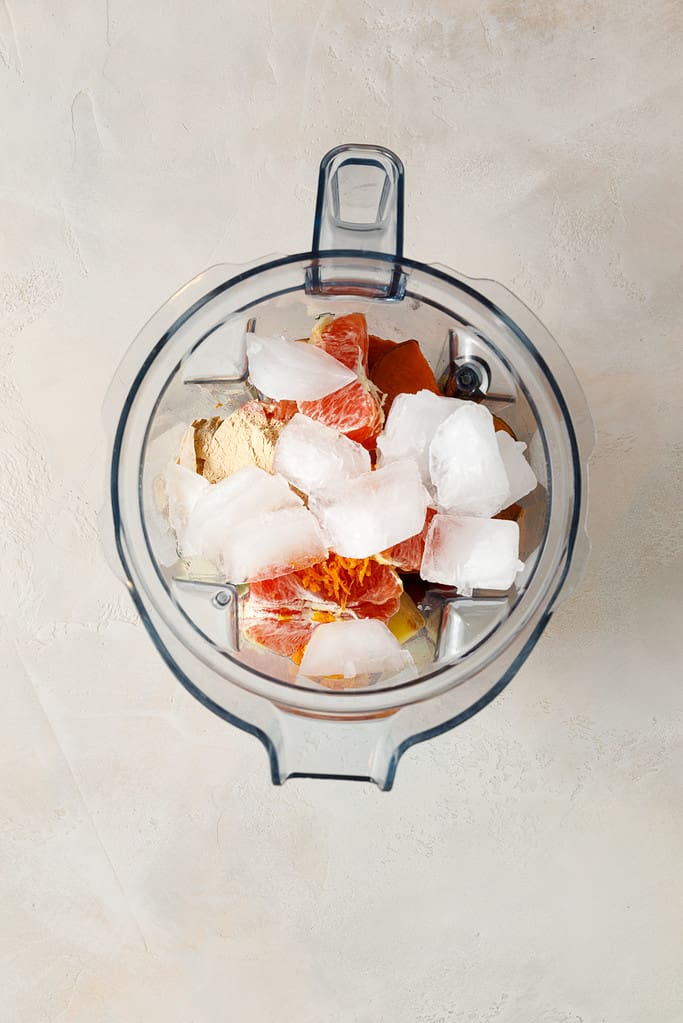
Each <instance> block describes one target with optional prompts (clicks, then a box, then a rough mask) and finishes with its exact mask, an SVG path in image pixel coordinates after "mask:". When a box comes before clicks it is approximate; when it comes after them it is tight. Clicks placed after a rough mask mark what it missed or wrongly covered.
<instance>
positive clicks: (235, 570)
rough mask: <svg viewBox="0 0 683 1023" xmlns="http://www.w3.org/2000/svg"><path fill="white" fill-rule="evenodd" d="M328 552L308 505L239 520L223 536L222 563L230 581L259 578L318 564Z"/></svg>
mask: <svg viewBox="0 0 683 1023" xmlns="http://www.w3.org/2000/svg"><path fill="white" fill-rule="evenodd" d="M216 486H218V484H216ZM327 554H328V550H327V546H326V544H325V541H324V539H323V535H322V533H321V530H320V526H319V525H318V523H317V521H316V519H315V517H314V516H313V515H312V514H311V513H310V512H309V511H308V509H306V508H280V509H278V510H277V511H272V512H265V513H262V514H258V515H254V516H249V517H248V518H245V519H243V520H242V521H241V522H239V523H236V524H235V525H234V526H233V527H232V528H231V529H230V530H229V532H228V533H226V534H225V536H224V537H223V542H222V544H221V551H220V566H221V568H222V570H223V572H224V573H225V578H226V579H227V581H228V582H231V583H235V584H237V583H246V582H256V581H257V580H259V579H276V578H277V577H278V576H281V575H287V574H288V573H289V572H292V571H295V570H296V569H299V568H307V567H308V566H309V565H315V564H316V562H318V561H324V560H325V558H326V557H327Z"/></svg>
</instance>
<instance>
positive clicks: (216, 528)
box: [180, 466, 303, 564]
mask: <svg viewBox="0 0 683 1023" xmlns="http://www.w3.org/2000/svg"><path fill="white" fill-rule="evenodd" d="M302 503H303V502H302V501H301V498H300V497H297V495H296V494H295V493H294V492H293V490H291V488H290V486H289V484H288V483H287V480H286V479H284V477H282V476H273V475H271V474H270V473H268V472H264V470H263V469H258V468H257V467H256V466H247V467H245V468H244V469H239V470H238V471H237V472H235V473H233V474H232V476H228V477H226V478H225V479H223V480H221V481H220V482H219V483H211V484H208V485H207V489H206V490H205V491H204V492H203V493H202V494H201V496H200V498H199V500H198V501H197V503H196V504H195V506H194V508H193V509H192V514H191V516H190V520H189V522H188V524H187V528H186V529H185V531H184V535H183V539H182V542H181V544H180V548H181V554H182V555H183V557H192V556H194V555H201V556H202V557H205V558H208V559H209V561H213V562H214V563H215V564H219V561H220V554H221V550H222V546H223V542H224V540H225V537H226V536H227V535H228V534H229V533H230V531H231V530H233V529H234V528H235V527H236V526H238V525H239V524H240V523H241V522H242V521H243V520H244V519H246V518H251V517H253V516H255V515H260V514H262V513H264V512H272V511H276V510H278V509H280V508H293V507H300V506H301V505H302Z"/></svg>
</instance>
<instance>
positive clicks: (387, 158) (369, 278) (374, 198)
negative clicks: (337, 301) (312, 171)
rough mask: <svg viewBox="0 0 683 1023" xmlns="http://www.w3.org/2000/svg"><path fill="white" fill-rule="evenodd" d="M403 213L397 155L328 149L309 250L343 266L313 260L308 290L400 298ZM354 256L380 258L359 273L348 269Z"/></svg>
mask: <svg viewBox="0 0 683 1023" xmlns="http://www.w3.org/2000/svg"><path fill="white" fill-rule="evenodd" d="M403 207H404V170H403V164H402V163H401V161H400V160H399V158H398V157H397V156H396V154H395V153H392V152H391V150H389V149H385V148H384V147H383V146H367V145H360V144H358V145H346V146H337V148H336V149H331V150H330V152H329V153H327V154H326V155H325V156H324V157H323V158H322V160H321V162H320V173H319V175H318V196H317V200H316V206H315V220H314V223H313V245H312V250H313V255H314V257H316V256H324V255H329V256H335V257H337V258H338V259H339V257H342V256H343V257H346V258H347V262H346V264H344V265H339V264H338V263H337V264H336V265H334V266H332V265H330V264H329V263H328V265H327V266H326V265H325V263H324V261H323V260H320V261H318V260H317V259H315V258H314V260H313V264H312V267H311V270H310V273H309V280H308V290H309V291H313V292H318V293H321V292H328V293H335V294H340V293H341V292H343V291H344V285H346V288H347V289H348V288H352V289H353V290H352V292H351V293H356V294H358V293H363V292H365V293H367V294H369V295H372V296H374V297H383V298H401V297H402V289H403V285H404V282H403V275H402V274H401V273H400V270H399V268H398V267H397V266H396V261H398V260H400V259H401V257H402V256H403ZM355 255H369V256H376V257H379V261H380V262H379V265H377V266H376V267H374V268H372V267H370V266H369V265H368V264H365V267H364V270H363V271H361V272H360V273H357V272H356V271H358V265H357V264H353V262H352V263H351V264H350V265H349V264H348V257H351V259H353V257H354V256H355ZM388 262H389V263H390V265H389V267H387V263H388Z"/></svg>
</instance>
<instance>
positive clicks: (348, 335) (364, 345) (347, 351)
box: [311, 313, 368, 372]
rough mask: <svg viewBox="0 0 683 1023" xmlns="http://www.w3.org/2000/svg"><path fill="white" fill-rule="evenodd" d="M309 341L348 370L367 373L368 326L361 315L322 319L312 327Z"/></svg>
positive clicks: (350, 314)
mask: <svg viewBox="0 0 683 1023" xmlns="http://www.w3.org/2000/svg"><path fill="white" fill-rule="evenodd" d="M311 341H312V343H313V344H314V345H317V346H318V348H322V349H323V351H325V352H327V354H328V355H331V356H332V357H333V358H335V359H337V360H338V361H339V362H342V363H343V364H344V365H345V366H348V367H349V369H353V370H358V369H362V370H363V372H367V368H368V325H367V322H366V319H365V316H364V315H363V313H349V314H348V315H347V316H337V317H335V318H334V319H331V318H329V317H323V318H322V319H320V320H318V322H317V323H316V325H315V326H314V328H313V331H312V332H311Z"/></svg>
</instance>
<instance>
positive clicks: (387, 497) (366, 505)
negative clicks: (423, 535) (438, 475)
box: [309, 459, 429, 558]
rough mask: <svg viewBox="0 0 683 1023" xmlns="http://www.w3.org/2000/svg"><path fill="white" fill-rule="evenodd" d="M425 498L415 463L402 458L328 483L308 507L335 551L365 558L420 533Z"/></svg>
mask: <svg viewBox="0 0 683 1023" xmlns="http://www.w3.org/2000/svg"><path fill="white" fill-rule="evenodd" d="M428 500H429V495H428V493H427V491H426V490H425V488H424V487H423V486H422V483H421V481H420V473H419V470H418V468H417V465H416V463H415V462H413V461H411V460H410V459H404V460H403V461H400V462H391V463H390V464H389V465H386V466H384V468H382V469H376V470H375V471H374V472H366V473H363V474H362V475H361V476H356V478H355V479H352V480H344V481H342V482H340V483H335V484H333V485H331V486H329V487H328V488H327V489H326V490H325V491H324V492H322V493H320V494H316V495H315V496H313V497H311V499H310V500H309V508H310V509H311V511H312V512H313V513H314V515H315V516H316V517H317V519H318V521H319V522H320V524H321V526H322V528H323V534H324V535H325V538H326V540H327V542H328V544H329V546H330V547H331V549H332V550H333V551H335V552H336V553H337V554H340V555H341V556H342V557H345V558H368V557H370V556H371V555H373V554H378V553H379V552H380V551H384V550H386V549H387V548H388V547H392V546H393V545H394V544H395V543H400V541H401V540H407V539H408V537H410V536H415V534H416V533H419V532H420V530H421V529H422V526H423V525H424V520H425V514H426V511H427V502H428Z"/></svg>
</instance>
